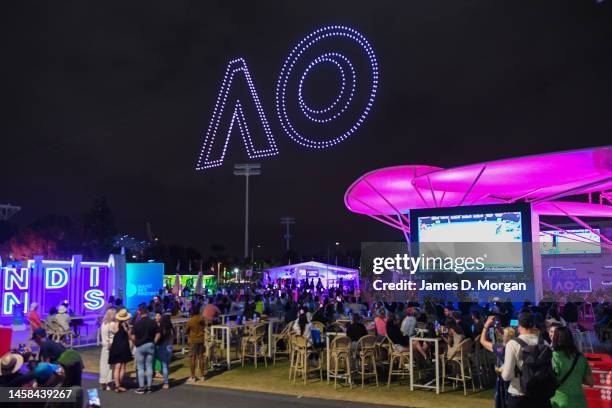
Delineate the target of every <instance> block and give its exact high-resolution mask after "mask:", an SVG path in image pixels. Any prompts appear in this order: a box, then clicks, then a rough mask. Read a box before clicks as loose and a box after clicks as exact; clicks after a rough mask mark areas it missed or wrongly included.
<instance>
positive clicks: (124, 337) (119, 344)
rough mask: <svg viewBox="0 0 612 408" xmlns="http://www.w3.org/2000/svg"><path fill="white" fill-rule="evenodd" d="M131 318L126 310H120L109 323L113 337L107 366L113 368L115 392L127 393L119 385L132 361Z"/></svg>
mask: <svg viewBox="0 0 612 408" xmlns="http://www.w3.org/2000/svg"><path fill="white" fill-rule="evenodd" d="M131 318H132V315H131V314H130V313H129V312H128V311H127V309H125V308H122V309H120V310H119V311H118V312H117V314H116V315H115V321H114V322H113V323H111V331H112V332H113V333H114V336H113V341H112V343H111V347H110V350H109V352H108V364H109V365H112V366H114V367H113V378H114V379H115V392H126V391H127V390H126V389H125V387H123V386H122V385H121V384H122V382H123V377H125V369H126V366H127V363H129V362H130V361H132V360H133V359H134V357H133V356H132V350H131V347H130V325H129V323H128V321H129V320H130V319H131Z"/></svg>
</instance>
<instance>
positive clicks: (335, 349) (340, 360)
mask: <svg viewBox="0 0 612 408" xmlns="http://www.w3.org/2000/svg"><path fill="white" fill-rule="evenodd" d="M329 354H330V360H329V363H330V367H327V369H328V370H329V376H330V377H331V378H333V379H334V389H336V388H337V385H338V378H344V379H346V381H347V382H348V384H349V388H353V377H352V371H351V339H350V338H349V337H347V336H336V337H335V338H334V339H333V340H332V342H331V344H330V345H329ZM341 365H342V366H343V367H342V368H341Z"/></svg>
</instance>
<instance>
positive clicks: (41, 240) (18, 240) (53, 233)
mask: <svg viewBox="0 0 612 408" xmlns="http://www.w3.org/2000/svg"><path fill="white" fill-rule="evenodd" d="M79 238H80V237H79V234H78V231H77V228H75V226H74V223H73V221H72V219H70V218H68V217H63V216H58V215H48V216H45V217H43V218H40V219H38V220H36V221H35V222H33V223H32V224H30V225H28V226H27V227H25V228H23V229H22V230H21V231H19V232H18V233H17V234H16V235H15V236H13V237H12V238H11V240H10V241H9V245H10V250H11V253H12V254H13V257H14V258H15V259H17V260H26V259H32V258H33V257H34V256H35V255H42V256H44V257H45V258H56V259H57V258H68V257H70V256H71V255H72V254H76V253H78V252H79V249H80V248H79V241H80V239H79Z"/></svg>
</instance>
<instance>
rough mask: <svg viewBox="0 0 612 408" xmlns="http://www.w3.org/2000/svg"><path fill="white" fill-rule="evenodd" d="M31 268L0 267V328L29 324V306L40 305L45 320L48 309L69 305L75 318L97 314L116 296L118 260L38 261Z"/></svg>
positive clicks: (74, 257) (40, 258) (39, 259)
mask: <svg viewBox="0 0 612 408" xmlns="http://www.w3.org/2000/svg"><path fill="white" fill-rule="evenodd" d="M24 264H27V266H28V267H21V268H19V267H14V266H6V267H0V305H1V306H0V325H17V326H19V325H21V324H24V322H25V324H27V321H26V320H25V315H26V314H27V312H28V309H29V307H30V303H32V302H36V303H38V312H39V313H40V314H41V316H43V317H44V315H45V314H46V313H48V312H49V309H51V308H52V307H57V306H58V305H60V304H61V303H63V302H65V301H68V302H69V304H70V308H71V309H72V311H73V312H74V314H75V315H78V316H86V315H88V314H97V313H99V311H100V309H102V308H103V307H104V304H105V299H106V298H107V297H108V296H109V295H111V294H114V286H115V272H116V270H115V260H114V258H112V257H111V258H110V259H109V261H108V262H83V261H82V257H81V256H80V255H75V256H73V258H72V260H70V261H66V260H60V261H53V260H46V259H43V258H42V257H35V259H33V260H29V261H27V263H24Z"/></svg>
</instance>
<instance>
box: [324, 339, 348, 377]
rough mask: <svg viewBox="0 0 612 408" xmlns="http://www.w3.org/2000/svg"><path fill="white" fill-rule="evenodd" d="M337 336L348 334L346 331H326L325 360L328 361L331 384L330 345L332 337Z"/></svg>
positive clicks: (327, 367)
mask: <svg viewBox="0 0 612 408" xmlns="http://www.w3.org/2000/svg"><path fill="white" fill-rule="evenodd" d="M336 336H346V333H344V332H326V333H325V349H326V355H325V361H326V363H327V366H326V369H327V383H328V384H329V364H330V361H329V358H330V355H329V345H330V339H329V338H330V337H336Z"/></svg>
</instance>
